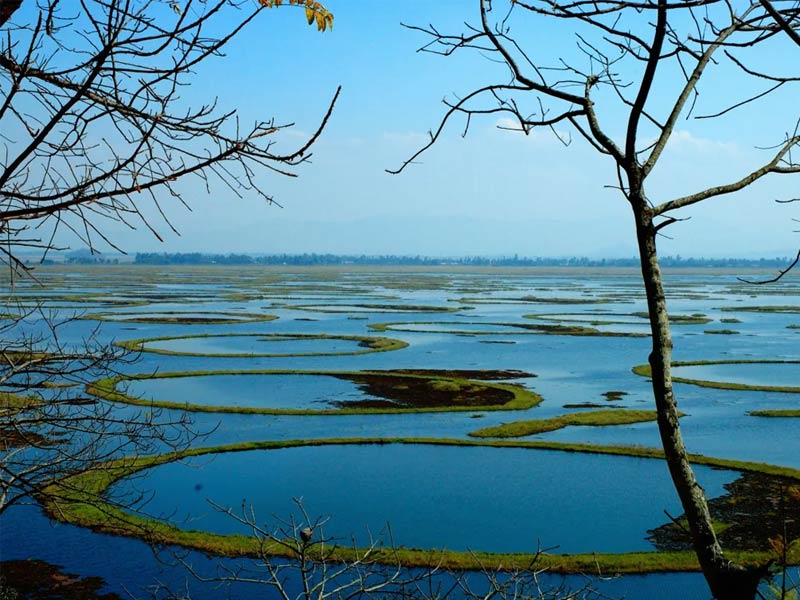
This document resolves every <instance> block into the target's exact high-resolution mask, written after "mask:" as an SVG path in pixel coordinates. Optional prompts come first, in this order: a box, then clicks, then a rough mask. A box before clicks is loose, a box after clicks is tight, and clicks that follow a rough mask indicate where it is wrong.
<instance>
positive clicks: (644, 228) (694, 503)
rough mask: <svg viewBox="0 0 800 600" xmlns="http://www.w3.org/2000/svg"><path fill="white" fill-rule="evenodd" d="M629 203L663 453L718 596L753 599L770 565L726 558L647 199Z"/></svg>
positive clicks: (726, 599)
mask: <svg viewBox="0 0 800 600" xmlns="http://www.w3.org/2000/svg"><path fill="white" fill-rule="evenodd" d="M631 204H632V206H633V211H634V216H635V219H636V237H637V240H638V243H639V258H640V261H641V268H642V277H643V279H644V287H645V292H646V294H647V309H648V313H649V317H650V328H651V332H652V339H653V350H652V352H651V353H650V358H649V362H650V367H651V370H652V380H653V396H654V398H655V405H656V411H657V413H658V430H659V433H660V435H661V444H662V446H663V448H664V456H665V457H666V461H667V465H668V467H669V472H670V475H671V476H672V481H673V483H674V485H675V489H676V490H677V492H678V496H679V497H680V500H681V504H682V505H683V510H684V512H685V514H686V519H687V522H688V524H689V530H690V532H691V536H692V544H693V545H694V550H695V553H696V554H697V559H698V561H699V562H700V567H701V569H702V570H703V575H704V576H705V578H706V581H707V582H708V585H709V587H710V588H711V593H712V594H713V596H714V598H716V599H717V600H753V599H754V598H755V595H756V588H757V587H758V584H759V582H760V581H761V579H762V578H763V577H765V576H766V574H767V568H768V567H767V566H763V567H758V568H743V567H741V566H739V565H736V564H733V563H731V562H730V561H729V560H728V559H726V558H725V555H724V553H723V551H722V547H721V546H720V544H719V541H718V540H717V536H716V533H715V532H714V529H713V527H712V523H711V514H710V513H709V510H708V502H707V501H706V496H705V492H704V491H703V488H702V487H700V484H698V483H697V480H696V479H695V476H694V472H693V471H692V467H691V465H690V464H689V459H688V456H687V454H686V448H685V446H684V444H683V438H682V436H681V430H680V424H679V423H678V407H677V403H676V402H675V397H674V395H673V392H672V374H671V372H670V371H671V363H672V336H671V334H670V327H669V317H668V314H667V303H666V298H665V296H664V288H663V285H662V280H661V269H660V267H659V264H658V255H657V253H656V239H655V237H656V228H655V226H654V224H653V218H652V215H651V213H650V210H649V207H648V204H647V203H646V201H644V200H643V199H642V201H640V202H636V201H632V202H631Z"/></svg>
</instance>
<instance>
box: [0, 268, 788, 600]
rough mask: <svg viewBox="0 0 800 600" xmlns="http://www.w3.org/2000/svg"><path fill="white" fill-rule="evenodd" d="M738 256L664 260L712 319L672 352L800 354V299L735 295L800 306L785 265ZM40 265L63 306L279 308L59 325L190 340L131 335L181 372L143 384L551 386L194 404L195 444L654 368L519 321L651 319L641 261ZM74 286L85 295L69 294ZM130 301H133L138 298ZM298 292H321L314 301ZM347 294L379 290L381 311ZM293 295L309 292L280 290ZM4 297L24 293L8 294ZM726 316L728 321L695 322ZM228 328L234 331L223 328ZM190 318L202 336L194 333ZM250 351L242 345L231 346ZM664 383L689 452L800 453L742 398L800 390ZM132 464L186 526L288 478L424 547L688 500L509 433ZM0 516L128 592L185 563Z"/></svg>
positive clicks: (537, 533) (322, 433)
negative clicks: (498, 381) (560, 266)
mask: <svg viewBox="0 0 800 600" xmlns="http://www.w3.org/2000/svg"><path fill="white" fill-rule="evenodd" d="M736 275H740V273H735V274H727V273H717V272H713V271H696V272H692V273H674V272H669V271H668V272H667V273H666V280H667V298H668V304H669V310H670V313H671V314H686V315H688V314H695V313H697V314H702V315H704V316H705V317H707V318H708V319H710V322H708V323H704V324H680V325H675V326H674V327H673V329H672V332H673V337H674V346H675V347H674V358H675V360H684V361H694V360H731V359H763V360H797V359H798V358H800V329H797V328H790V327H788V326H790V325H797V324H800V316H799V315H798V313H793V312H761V311H754V310H746V309H747V308H750V307H753V306H770V305H772V306H800V285H798V280H797V279H796V278H785V279H784V280H782V281H781V282H779V283H778V284H776V285H774V286H748V285H745V284H742V283H741V282H738V281H737V280H736ZM37 276H38V277H39V278H40V279H41V280H42V281H43V282H44V283H45V286H46V287H45V288H44V289H43V290H42V291H41V293H39V291H38V289H37V288H35V287H26V288H25V295H24V297H23V298H22V299H23V300H24V301H25V303H26V304H30V303H31V302H32V298H38V299H40V300H41V301H42V303H43V305H44V307H45V308H47V307H51V308H52V309H53V310H54V311H55V313H56V314H61V315H63V316H64V317H68V316H70V315H73V314H75V312H76V311H77V312H81V311H84V312H87V313H93V312H100V311H99V308H102V311H103V312H106V313H108V312H120V313H124V314H126V315H130V314H131V313H137V314H146V315H165V314H166V313H170V312H172V311H181V312H185V313H189V314H193V315H203V314H208V313H217V312H240V313H254V314H264V313H269V314H274V315H276V316H278V317H279V318H278V319H276V320H274V321H264V322H240V323H233V324H209V323H206V324H163V323H133V322H125V319H126V318H127V317H122V319H123V321H121V322H112V321H108V322H102V323H99V322H95V321H92V320H81V321H75V322H71V323H67V324H65V325H64V326H63V327H62V328H60V330H59V334H60V338H61V340H62V342H64V343H66V344H71V343H74V344H76V345H77V344H80V343H81V341H82V340H83V339H85V338H86V337H87V336H88V335H89V334H90V333H91V332H92V331H93V329H94V328H95V327H99V338H98V339H99V341H101V342H111V341H121V340H130V339H141V338H154V337H167V336H175V337H176V339H171V340H159V341H153V342H149V343H148V344H147V347H148V348H154V349H155V348H158V349H162V350H168V351H172V352H179V353H185V354H195V355H185V354H175V355H165V354H156V353H151V352H143V353H142V354H141V356H140V357H139V359H138V360H137V361H136V362H133V363H131V364H122V365H120V366H119V370H120V371H122V372H123V373H128V374H152V373H159V372H178V371H185V372H187V373H189V374H190V376H188V377H182V378H175V379H149V380H141V381H139V380H137V381H133V382H131V383H130V388H129V391H130V392H134V393H137V394H141V395H142V396H143V397H144V398H154V399H158V400H170V401H176V402H191V403H198V404H224V405H231V406H262V405H267V406H270V407H276V408H324V407H326V404H325V403H326V402H327V401H329V400H330V399H331V398H333V399H336V400H341V399H362V398H363V397H364V393H363V392H362V391H361V390H360V389H359V387H358V386H357V385H355V384H353V383H352V382H349V381H345V380H341V379H337V378H335V377H326V376H323V375H303V376H299V375H269V376H258V375H236V376H233V375H229V376H210V377H202V376H192V375H191V373H192V372H196V371H209V370H223V369H228V370H256V369H262V370H263V369H277V370H296V369H304V370H313V371H325V370H380V369H421V368H424V369H504V370H505V369H516V370H520V371H523V372H525V373H529V374H532V375H535V377H532V376H531V377H528V376H525V377H522V378H520V379H518V380H515V381H517V382H518V383H520V384H522V385H525V386H527V387H528V388H530V389H532V390H534V391H536V392H537V393H539V394H540V395H541V396H542V397H543V402H542V403H541V404H540V405H539V406H537V407H534V408H531V409H529V410H525V411H496V412H487V413H473V412H450V413H448V412H443V413H432V414H392V415H336V416H269V415H244V414H220V413H213V414H206V413H197V414H195V415H192V417H193V420H194V425H193V427H194V428H196V429H197V430H199V431H203V432H206V433H207V435H206V436H205V437H204V438H203V439H201V440H198V441H197V442H196V443H197V445H202V446H213V445H218V444H229V443H236V442H247V441H259V440H290V439H318V438H325V439H330V438H353V437H384V438H397V437H421V438H456V439H468V437H467V434H468V433H469V432H470V431H474V430H476V429H479V428H483V427H488V426H492V425H498V424H501V423H505V422H510V421H515V420H523V419H534V418H548V417H552V416H557V415H562V414H564V413H567V412H570V411H571V410H576V409H571V408H565V405H566V406H570V405H574V404H576V403H586V402H591V403H597V404H602V405H603V406H607V407H609V408H635V409H642V408H652V396H651V390H650V387H649V385H650V384H649V382H648V380H647V379H646V378H644V377H640V376H637V375H635V374H633V373H632V372H631V368H632V367H633V366H634V365H637V364H642V363H645V362H646V361H647V355H648V353H649V351H650V341H649V339H648V338H646V337H573V336H563V335H550V334H531V335H528V334H526V333H525V330H524V329H519V328H516V327H513V325H511V324H533V323H543V324H560V325H572V324H574V325H590V324H591V323H592V322H594V321H614V323H610V324H602V325H596V327H597V328H598V329H599V330H601V331H605V332H610V333H625V332H628V333H646V332H647V330H648V326H647V324H646V321H644V320H643V319H642V320H641V321H642V322H640V319H639V318H638V317H635V316H631V315H632V313H635V312H640V311H643V310H645V309H646V307H645V303H644V298H643V295H642V292H641V283H640V280H639V276H638V275H637V274H636V273H635V272H634V271H619V270H607V271H604V270H595V271H583V270H562V271H542V270H539V271H536V270H529V271H525V270H483V271H476V272H473V273H470V272H464V271H457V272H455V271H454V272H449V271H447V270H446V269H435V270H428V271H426V270H413V269H408V270H403V271H399V272H396V273H392V272H387V271H370V270H367V269H349V270H348V269H345V268H341V269H317V270H314V269H294V270H289V269H259V268H236V267H208V268H201V269H183V270H182V269H179V268H170V267H152V268H126V267H116V268H102V267H99V268H89V267H87V268H78V267H71V268H63V269H60V268H43V269H40V270H37ZM139 292H141V293H139ZM81 297H83V298H85V301H83V302H81V301H79V300H78V298H81ZM114 302H119V303H120V304H114ZM135 302H146V304H142V305H136V306H133V305H131V303H135ZM311 303H315V304H317V305H318V306H317V307H316V308H318V309H319V310H315V307H313V306H307V305H308V304H311ZM356 304H364V305H390V311H391V312H392V313H394V314H386V311H383V310H378V309H377V308H375V309H374V310H373V309H371V308H367V309H365V308H364V307H358V306H355V305H356ZM297 306H303V309H302V310H297V309H296V308H293V307H297ZM404 306H405V307H407V308H408V310H404V309H403V307H404ZM426 306H435V307H453V308H457V307H466V306H471V307H472V309H470V310H460V311H458V312H453V313H431V312H419V310H418V308H419V307H426ZM415 307H417V308H415ZM740 308H744V309H745V310H740ZM723 309H725V310H723ZM331 311H333V312H331ZM7 312H11V313H18V312H19V310H18V309H16V308H13V304H12V305H9V307H8V309H7ZM537 315H538V317H539V318H538V319H537ZM554 319H558V320H559V321H558V322H557V323H556V321H554ZM723 319H724V320H725V321H723ZM398 321H402V324H401V325H392V326H390V331H387V332H385V333H381V332H376V331H374V330H373V329H371V328H370V327H369V326H370V325H371V324H379V323H386V322H398ZM498 324H501V325H498ZM25 326H26V327H27V328H29V330H30V331H31V332H34V333H35V332H39V333H42V332H45V331H46V327H45V325H44V323H42V321H41V315H37V314H31V315H30V316H29V317H28V318H27V319H26V324H25ZM591 326H594V325H591ZM721 329H728V330H733V331H735V332H736V333H735V334H733V335H714V334H709V333H706V332H707V331H709V330H721ZM231 333H235V334H238V335H235V336H230V335H227V334H231ZM197 335H203V336H207V337H190V336H197ZM294 335H334V336H382V335H385V336H388V337H392V338H396V339H399V340H402V341H404V342H406V343H408V344H409V345H408V347H406V348H403V349H401V350H396V351H391V352H372V353H362V354H354V355H353V354H349V353H350V352H355V351H363V350H365V348H363V347H362V346H360V345H359V343H358V342H357V341H353V340H346V339H339V338H332V339H311V338H303V337H292V336H294ZM178 336H179V337H178ZM276 336H285V337H276ZM498 342H499V343H498ZM247 353H252V355H251V356H236V355H237V354H247ZM203 354H220V355H222V356H203ZM264 354H270V355H271V356H263V355H264ZM293 354H301V356H293ZM305 354H309V355H305ZM675 375H676V376H680V377H689V378H694V377H696V378H698V379H708V380H715V381H733V382H740V383H749V384H756V385H758V384H763V383H767V384H768V385H784V386H800V373H799V372H798V367H797V365H779V364H766V365H763V364H752V365H713V366H702V367H677V368H676V369H675ZM266 382H269V383H268V388H267V387H266ZM266 389H268V390H269V393H268V394H266V393H265V390H266ZM675 390H676V395H677V398H678V400H679V403H680V408H681V410H682V411H683V412H684V413H685V414H686V416H685V417H683V418H682V421H681V423H682V429H683V434H684V438H685V440H686V443H687V446H688V449H689V450H690V451H691V452H696V453H700V454H706V455H709V456H714V457H720V458H731V459H740V460H751V461H759V462H766V463H771V464H777V465H785V466H789V467H794V468H800V442H799V441H798V440H800V436H798V435H797V426H798V421H797V420H796V419H764V418H755V417H752V416H749V415H748V412H749V411H751V410H755V409H768V408H777V409H784V408H797V406H798V401H799V400H800V397H798V396H797V395H795V394H780V393H775V392H747V391H734V390H721V389H713V388H700V387H697V386H692V385H688V384H676V388H675ZM609 391H621V392H625V394H624V395H622V396H620V397H619V400H615V401H609V400H608V399H607V397H606V396H605V393H606V392H609ZM112 410H113V411H115V413H116V414H118V415H119V416H120V417H124V416H126V415H129V414H132V411H134V410H136V409H133V408H131V407H128V406H124V405H112ZM159 418H161V419H177V418H180V413H179V412H177V411H170V410H166V411H163V412H162V413H161V415H160V417H159ZM535 438H536V439H542V440H550V441H556V442H586V443H595V444H605V445H624V444H630V445H641V446H648V447H659V438H658V432H657V429H656V426H655V424H654V423H639V424H634V425H624V426H615V427H567V428H565V429H561V430H558V431H553V432H549V433H546V434H541V435H538V436H535ZM697 474H698V478H699V479H700V482H701V484H702V485H703V486H704V487H705V489H706V490H707V492H708V493H709V495H710V496H716V495H719V494H721V493H722V492H723V489H722V485H723V484H725V483H727V482H730V481H732V480H733V479H734V478H735V476H736V475H735V474H734V473H731V472H727V471H719V470H713V469H708V468H699V469H698V470H697ZM129 486H134V487H135V489H136V490H138V491H140V492H142V493H143V494H144V495H145V496H147V497H149V498H152V500H151V502H150V504H148V505H147V509H148V510H151V511H154V512H158V513H160V514H165V515H166V514H168V515H171V516H172V517H173V519H175V520H177V521H178V522H180V524H181V526H185V527H197V528H204V529H208V530H214V531H229V530H230V528H231V527H233V524H232V523H231V522H230V519H228V518H223V517H222V515H220V514H219V513H217V512H216V511H214V510H211V509H210V508H209V506H210V505H209V504H208V502H207V500H208V499H211V500H214V501H215V502H218V503H219V504H222V505H230V506H233V507H238V506H241V503H242V500H245V501H246V502H247V503H248V504H252V505H253V507H254V510H255V511H256V514H257V515H259V517H263V521H264V522H272V523H274V520H273V515H275V516H277V517H287V516H288V515H289V514H292V511H293V510H294V505H293V503H292V497H293V496H302V497H303V499H304V503H305V505H306V507H307V508H308V509H309V510H310V511H311V512H312V514H313V515H314V516H317V515H330V517H331V519H330V521H329V524H328V525H327V526H326V527H327V528H328V530H329V532H330V533H332V534H334V535H336V536H340V537H343V538H347V537H349V536H350V535H354V536H356V537H357V538H358V539H363V537H359V536H364V535H365V532H366V531H367V529H369V530H370V531H371V532H373V533H377V532H379V531H381V530H382V529H383V528H384V527H385V524H386V523H387V522H388V523H391V527H392V533H393V535H394V537H395V540H396V542H397V543H399V544H408V545H413V546H419V547H430V548H439V547H450V548H456V549H463V548H473V549H475V550H502V551H531V550H532V549H535V546H536V544H537V543H539V542H541V544H542V545H543V546H558V547H559V550H558V551H563V552H584V551H589V552H590V551H597V552H604V551H614V552H616V551H625V550H636V549H649V548H652V546H651V545H650V543H649V542H648V541H647V540H646V539H645V538H646V532H647V529H649V528H652V527H656V526H659V525H661V524H663V523H664V521H665V517H664V513H663V511H664V510H665V509H666V510H668V511H669V512H670V513H671V514H675V513H680V508H679V506H678V504H677V501H676V498H675V494H674V492H673V491H672V488H671V486H670V483H669V481H668V479H667V477H666V469H665V467H664V465H663V464H661V463H660V462H659V461H656V460H643V459H631V458H625V457H609V456H597V455H586V454H566V453H562V452H545V451H533V450H521V449H493V448H475V447H443V446H426V445H382V446H342V445H326V446H320V447H313V448H312V447H304V448H292V449H286V450H269V451H252V452H241V453H228V454H220V455H216V456H214V457H211V456H205V457H199V458H197V459H194V460H192V461H189V462H188V463H175V464H167V465H163V466H160V467H158V468H154V469H151V470H149V471H147V472H146V473H145V474H144V475H143V477H141V478H135V479H134V480H133V481H131V482H127V481H125V482H120V483H118V484H117V487H116V488H115V490H117V491H120V492H121V491H123V490H129V489H130V487H129ZM0 524H2V527H0V530H1V532H0V535H1V536H2V538H1V539H0V541H1V542H2V557H3V559H12V558H40V559H43V560H48V561H50V562H54V563H57V564H61V565H64V566H65V567H66V568H68V569H69V570H70V572H73V573H77V574H80V575H97V576H101V577H103V578H105V579H106V581H107V582H108V589H113V590H116V591H118V592H121V591H122V586H126V587H128V588H136V589H139V590H140V592H141V590H142V588H143V586H147V585H150V584H152V583H153V582H154V581H155V580H157V579H158V580H161V581H166V582H170V583H171V584H172V585H173V586H175V589H178V588H179V587H180V586H181V584H182V583H183V582H184V581H185V579H186V571H185V570H184V569H182V568H180V567H174V566H173V567H170V566H167V565H165V564H162V563H160V562H159V561H157V560H156V559H155V558H154V557H153V555H152V552H151V551H150V550H149V549H148V547H147V546H146V545H145V544H143V543H142V542H139V541H136V540H130V539H124V538H113V537H109V536H104V535H99V534H95V533H92V532H91V531H87V530H85V529H81V528H76V527H70V526H65V525H59V524H55V525H53V524H51V523H50V521H49V520H48V519H47V518H46V517H44V516H42V515H41V513H40V512H39V511H38V509H36V507H22V506H20V507H16V506H15V507H12V508H10V509H8V510H7V511H6V512H5V513H3V515H2V516H0ZM189 556H190V557H191V559H192V560H193V561H195V562H196V563H197V564H198V565H204V567H203V568H211V565H212V563H211V562H209V561H208V559H206V558H205V557H202V556H201V555H199V554H196V553H190V554H189ZM121 565H124V567H121ZM571 581H576V580H575V579H572V580H571ZM191 585H193V586H194V585H199V584H197V583H196V582H193V583H192V584H191ZM598 586H599V587H601V589H602V590H603V591H604V592H605V593H607V594H609V595H610V596H611V597H617V598H618V597H622V596H624V597H626V598H628V599H633V600H636V599H651V598H652V599H655V600H661V599H663V600H666V599H667V598H670V599H671V598H676V597H680V598H698V599H706V598H707V597H708V594H707V592H706V591H705V590H706V588H705V584H704V582H703V580H702V578H701V577H700V576H698V575H696V574H673V575H649V576H644V577H621V578H617V579H613V580H610V581H602V582H599V583H598ZM265 594H266V596H265ZM235 596H236V597H237V598H249V597H251V596H252V597H253V598H255V597H259V598H260V597H268V598H270V599H271V598H272V596H270V595H269V594H268V593H266V592H264V590H263V588H259V589H258V590H256V591H254V590H253V589H252V588H249V589H247V590H243V591H237V592H236V594H235ZM196 597H203V598H206V597H207V598H216V597H219V598H222V597H225V595H224V593H223V592H221V591H215V590H211V589H209V588H203V591H202V593H201V596H196Z"/></svg>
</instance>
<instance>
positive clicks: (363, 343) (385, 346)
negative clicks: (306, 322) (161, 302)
mask: <svg viewBox="0 0 800 600" xmlns="http://www.w3.org/2000/svg"><path fill="white" fill-rule="evenodd" d="M215 339H221V340H235V339H240V340H242V339H243V340H246V341H247V340H255V342H256V346H253V345H252V344H251V345H250V347H248V348H247V350H246V351H245V350H232V351H225V350H220V349H219V348H218V347H216V346H214V344H213V343H212V344H211V347H210V348H209V349H208V351H205V352H203V351H198V350H191V349H186V350H185V349H182V348H181V347H180V346H181V342H182V341H184V340H190V341H193V340H199V341H203V340H205V341H209V340H212V341H213V340H215ZM319 340H323V341H326V342H336V341H338V342H352V343H354V344H355V346H356V348H358V349H356V350H352V349H347V348H341V349H339V348H334V349H332V350H329V351H307V350H302V351H296V352H264V351H261V350H259V349H257V345H258V344H259V343H281V342H288V343H292V342H309V341H311V342H313V341H319ZM158 342H165V343H167V344H169V343H170V342H177V347H173V348H163V347H162V348H157V347H155V348H154V347H152V346H151V345H150V344H152V343H158ZM117 345H118V346H120V347H122V348H125V349H127V350H132V351H134V352H153V353H155V354H169V355H175V356H208V357H231V358H250V357H264V358H277V357H288V356H347V355H355V354H368V353H370V352H387V351H390V350H399V349H400V348H405V347H406V346H408V344H407V343H406V342H402V341H400V340H395V339H392V338H386V337H369V336H363V335H327V334H305V333H216V334H214V333H201V334H196V335H170V336H162V337H150V338H140V339H136V340H126V341H122V342H117Z"/></svg>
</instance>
